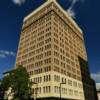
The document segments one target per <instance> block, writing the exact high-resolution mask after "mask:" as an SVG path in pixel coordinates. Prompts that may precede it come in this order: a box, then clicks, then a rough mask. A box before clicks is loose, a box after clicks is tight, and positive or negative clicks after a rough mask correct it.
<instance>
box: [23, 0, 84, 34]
mask: <svg viewBox="0 0 100 100" xmlns="http://www.w3.org/2000/svg"><path fill="white" fill-rule="evenodd" d="M52 2H53V3H55V4H56V6H57V7H58V8H59V9H60V10H61V11H62V12H63V13H64V14H65V15H66V16H67V18H68V19H69V20H70V21H71V22H72V24H73V25H74V26H75V27H76V28H77V29H78V31H79V32H80V33H83V32H82V30H81V28H80V27H79V26H78V25H77V23H76V22H75V21H74V20H73V19H72V17H71V16H70V15H69V14H68V13H67V11H65V10H64V9H63V8H62V7H61V6H60V5H59V4H58V3H57V1H56V0H48V1H47V2H45V3H44V4H42V5H41V6H40V7H38V8H37V9H36V10H34V11H33V12H32V13H30V14H29V15H28V16H26V17H25V18H24V22H25V21H27V20H28V19H29V18H30V17H32V16H33V15H34V14H36V13H37V12H39V11H40V10H41V9H43V8H44V7H46V6H47V5H49V4H50V3H52Z"/></svg>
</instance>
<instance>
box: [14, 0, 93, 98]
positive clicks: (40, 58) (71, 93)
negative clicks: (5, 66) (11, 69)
mask: <svg viewBox="0 0 100 100" xmlns="http://www.w3.org/2000/svg"><path fill="white" fill-rule="evenodd" d="M86 62H87V55H86V50H85V45H84V39H83V32H82V30H81V29H80V28H79V27H78V25H77V24H76V23H75V21H74V20H73V19H72V18H71V17H70V16H69V15H68V13H67V12H66V11H64V9H63V8H62V7H61V6H60V5H59V4H58V3H57V2H56V1H55V0H48V1H47V2H46V3H44V4H43V5H41V6H40V7H39V8H37V9H36V10H35V11H33V12H32V13H31V14H29V15H28V16H27V17H25V18H24V21H23V27H22V31H21V34H20V42H19V47H18V52H17V58H16V66H17V65H23V66H24V67H26V69H27V71H28V72H29V75H30V80H31V81H32V82H34V83H35V84H33V92H34V93H33V97H34V98H38V99H43V100H45V99H46V100H49V99H50V100H51V99H52V98H53V99H52V100H56V99H57V100H59V98H63V99H66V100H67V99H68V100H94V99H93V97H92V96H93V95H92V94H93V91H92V86H89V87H88V88H87V89H90V88H91V91H89V93H87V98H88V97H89V98H90V97H92V98H91V99H85V93H84V86H83V85H84V84H83V82H84V81H83V76H82V75H85V74H84V73H86V76H87V77H88V80H90V74H89V72H88V67H87V63H86ZM82 63H84V64H82ZM81 65H82V66H81ZM81 67H85V69H84V68H81ZM85 71H86V72H85ZM87 77H86V78H87ZM85 86H88V85H87V84H85ZM35 93H36V94H35Z"/></svg>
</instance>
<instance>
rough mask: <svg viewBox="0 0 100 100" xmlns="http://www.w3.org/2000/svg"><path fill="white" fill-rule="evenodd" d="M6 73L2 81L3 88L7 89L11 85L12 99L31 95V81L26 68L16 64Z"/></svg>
mask: <svg viewBox="0 0 100 100" xmlns="http://www.w3.org/2000/svg"><path fill="white" fill-rule="evenodd" d="M8 73H9V75H7V76H5V77H4V78H3V81H2V83H3V89H4V90H7V89H8V88H9V87H11V93H13V98H14V99H19V100H24V99H30V98H31V95H32V92H31V82H30V79H29V74H28V73H27V70H26V69H25V68H24V67H23V66H18V67H17V68H16V69H14V70H12V71H10V72H8Z"/></svg>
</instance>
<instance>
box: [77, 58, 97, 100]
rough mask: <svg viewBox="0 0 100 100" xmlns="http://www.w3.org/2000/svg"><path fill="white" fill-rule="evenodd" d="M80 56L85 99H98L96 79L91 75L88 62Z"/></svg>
mask: <svg viewBox="0 0 100 100" xmlns="http://www.w3.org/2000/svg"><path fill="white" fill-rule="evenodd" d="M78 58H79V63H80V69H81V76H82V82H83V91H84V96H85V100H98V98H97V92H96V85H95V81H94V80H93V79H92V78H91V77H90V72H89V68H88V62H87V61H85V60H84V59H82V58H81V57H78Z"/></svg>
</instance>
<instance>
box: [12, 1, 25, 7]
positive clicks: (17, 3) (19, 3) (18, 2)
mask: <svg viewBox="0 0 100 100" xmlns="http://www.w3.org/2000/svg"><path fill="white" fill-rule="evenodd" d="M25 1H26V0H12V2H13V3H14V4H16V5H19V6H20V5H22V4H23V3H25Z"/></svg>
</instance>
